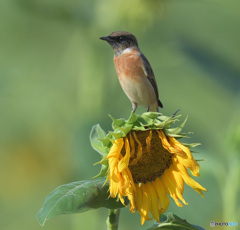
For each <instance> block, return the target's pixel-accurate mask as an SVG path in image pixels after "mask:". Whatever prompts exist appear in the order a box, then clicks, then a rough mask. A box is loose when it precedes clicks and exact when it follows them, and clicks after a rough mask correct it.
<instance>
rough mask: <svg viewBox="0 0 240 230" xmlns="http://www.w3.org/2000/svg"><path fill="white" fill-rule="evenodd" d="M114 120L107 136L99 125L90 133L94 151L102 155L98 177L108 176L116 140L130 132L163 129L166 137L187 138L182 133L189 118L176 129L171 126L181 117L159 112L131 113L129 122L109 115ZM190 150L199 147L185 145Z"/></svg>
mask: <svg viewBox="0 0 240 230" xmlns="http://www.w3.org/2000/svg"><path fill="white" fill-rule="evenodd" d="M109 116H110V117H111V119H112V121H113V122H112V128H113V131H110V132H108V134H106V133H105V132H104V130H103V129H102V128H101V127H100V125H99V124H97V125H94V126H93V128H92V130H91V133H90V141H91V145H92V147H93V149H95V150H96V151H97V152H99V153H100V154H101V155H102V160H101V161H100V162H98V163H96V164H102V168H101V171H100V173H99V174H98V175H97V176H96V177H101V176H103V177H104V176H106V175H107V172H108V160H107V155H108V153H109V151H110V148H111V147H112V144H113V142H114V140H116V139H119V138H122V137H125V136H126V135H127V134H128V133H129V132H130V131H146V130H149V129H162V130H163V131H164V133H165V135H166V136H171V137H175V138H182V137H186V135H187V134H190V132H187V133H181V131H182V128H183V126H184V125H185V123H186V121H187V118H186V119H185V120H184V122H183V123H182V124H181V125H180V126H178V127H175V128H172V127H171V125H172V124H174V123H175V122H176V121H179V118H180V117H181V115H177V116H175V115H172V116H170V117H168V116H164V115H162V114H160V113H157V112H146V113H143V114H142V115H137V114H134V113H133V112H132V113H131V115H130V117H129V119H128V120H125V119H122V118H120V119H115V118H113V117H112V116H111V115H109ZM184 145H185V146H187V147H188V148H192V147H195V146H197V145H199V144H198V143H196V144H184Z"/></svg>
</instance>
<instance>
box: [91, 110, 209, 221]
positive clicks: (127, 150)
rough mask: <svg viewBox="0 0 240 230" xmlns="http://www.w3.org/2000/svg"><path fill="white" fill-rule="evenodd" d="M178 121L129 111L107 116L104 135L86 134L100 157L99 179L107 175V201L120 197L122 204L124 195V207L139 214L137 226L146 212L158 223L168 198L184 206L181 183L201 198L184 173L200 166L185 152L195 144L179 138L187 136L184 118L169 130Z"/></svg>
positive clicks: (195, 171)
mask: <svg viewBox="0 0 240 230" xmlns="http://www.w3.org/2000/svg"><path fill="white" fill-rule="evenodd" d="M179 117H180V115H178V116H171V117H167V116H163V115H161V114H159V113H153V112H148V113H144V114H142V115H141V116H138V115H136V114H134V113H132V114H131V116H130V118H129V119H128V120H124V119H114V118H113V117H111V118H112V120H113V124H112V127H113V131H112V132H109V133H108V134H107V135H106V134H105V133H104V131H103V130H102V129H101V128H100V126H99V125H97V126H95V127H94V128H93V130H92V132H91V139H92V140H94V141H91V142H92V145H93V147H94V148H95V149H96V150H98V151H99V152H101V154H102V156H103V157H102V160H101V161H100V162H99V163H101V164H102V169H101V172H100V174H99V175H98V176H107V180H106V181H108V180H109V191H110V196H111V197H119V199H120V200H121V202H122V203H123V204H124V205H125V200H124V197H127V198H128V200H129V209H130V211H131V212H135V210H137V211H138V212H139V214H140V216H141V224H143V223H144V222H145V220H150V219H151V217H150V215H149V212H150V213H151V215H152V217H153V218H154V219H155V220H157V221H159V216H160V213H164V212H165V211H166V210H167V209H168V206H169V202H170V201H169V196H170V197H172V198H173V200H174V201H175V203H176V204H177V205H178V206H179V207H182V206H183V204H185V205H187V202H186V201H185V200H184V198H183V190H184V183H186V184H187V185H189V186H190V187H192V188H193V189H194V190H195V191H197V192H198V193H200V194H201V195H202V196H203V193H202V191H206V189H205V188H204V187H202V186H201V185H200V184H198V183H197V182H196V181H194V180H193V179H192V177H191V176H190V174H189V171H190V172H191V174H192V175H193V176H199V164H198V163H197V162H196V161H195V160H194V158H193V156H192V154H191V151H190V148H191V147H194V146H196V145H198V144H182V143H181V142H179V140H178V139H180V138H182V137H184V136H186V135H187V134H188V133H181V131H182V128H183V126H184V124H185V123H186V120H187V119H185V121H184V122H183V123H182V124H181V125H180V126H179V127H175V128H172V127H171V126H172V124H173V123H175V122H176V121H178V118H179ZM188 169H189V171H188Z"/></svg>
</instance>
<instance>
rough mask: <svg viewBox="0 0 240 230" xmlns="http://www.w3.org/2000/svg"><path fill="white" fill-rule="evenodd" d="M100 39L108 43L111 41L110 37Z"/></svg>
mask: <svg viewBox="0 0 240 230" xmlns="http://www.w3.org/2000/svg"><path fill="white" fill-rule="evenodd" d="M99 39H101V40H104V41H107V42H109V41H111V38H110V37H109V36H106V37H100V38H99Z"/></svg>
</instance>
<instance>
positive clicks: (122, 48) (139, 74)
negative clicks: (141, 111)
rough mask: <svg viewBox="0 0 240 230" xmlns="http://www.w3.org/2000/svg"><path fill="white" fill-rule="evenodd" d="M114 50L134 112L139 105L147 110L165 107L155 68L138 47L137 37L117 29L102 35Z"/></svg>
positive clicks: (115, 61)
mask: <svg viewBox="0 0 240 230" xmlns="http://www.w3.org/2000/svg"><path fill="white" fill-rule="evenodd" d="M100 39H101V40H105V41H107V42H108V43H109V44H110V46H111V47H112V48H113V51H114V64H115V69H116V72H117V76H118V79H119V82H120V84H121V86H122V89H123V91H124V92H125V94H126V95H127V97H128V98H129V100H130V101H131V103H132V109H133V112H135V111H136V109H137V106H138V105H142V106H144V107H146V108H147V111H158V107H161V108H163V105H162V103H161V101H160V100H159V99H158V88H157V83H156V80H155V77H154V73H153V70H152V68H151V66H150V64H149V62H148V60H147V58H146V57H145V56H144V55H143V53H142V52H141V51H140V49H139V47H138V42H137V39H136V37H135V36H134V35H133V34H131V33H129V32H125V31H116V32H113V33H111V34H110V35H109V36H106V37H101V38H100Z"/></svg>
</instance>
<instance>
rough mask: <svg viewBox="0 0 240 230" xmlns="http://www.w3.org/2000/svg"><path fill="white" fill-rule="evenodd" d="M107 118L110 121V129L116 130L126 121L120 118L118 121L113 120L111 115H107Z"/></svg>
mask: <svg viewBox="0 0 240 230" xmlns="http://www.w3.org/2000/svg"><path fill="white" fill-rule="evenodd" d="M109 117H110V118H111V119H112V121H113V122H112V127H113V129H116V128H118V127H121V126H123V125H124V124H125V123H126V121H125V120H124V119H123V118H120V119H115V118H114V117H112V116H111V115H109Z"/></svg>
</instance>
